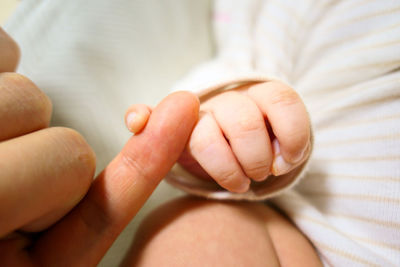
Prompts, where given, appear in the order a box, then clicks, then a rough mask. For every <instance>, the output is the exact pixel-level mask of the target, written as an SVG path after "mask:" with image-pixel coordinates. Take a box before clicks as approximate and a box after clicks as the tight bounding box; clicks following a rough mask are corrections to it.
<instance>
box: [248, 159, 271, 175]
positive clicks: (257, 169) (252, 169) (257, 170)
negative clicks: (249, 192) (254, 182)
mask: <svg viewBox="0 0 400 267" xmlns="http://www.w3.org/2000/svg"><path fill="white" fill-rule="evenodd" d="M244 170H245V172H246V174H247V176H249V177H251V178H255V179H257V178H263V177H264V176H266V175H268V173H269V166H268V164H267V162H266V161H262V162H253V163H251V164H249V165H248V166H245V167H244Z"/></svg>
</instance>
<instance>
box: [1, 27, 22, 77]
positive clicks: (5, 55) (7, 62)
mask: <svg viewBox="0 0 400 267" xmlns="http://www.w3.org/2000/svg"><path fill="white" fill-rule="evenodd" d="M0 52H1V53H0V54H1V61H0V62H1V63H2V64H0V71H12V70H15V69H16V67H17V65H18V61H19V58H20V55H21V51H20V49H19V46H18V44H17V43H16V42H15V41H14V40H13V39H12V38H11V37H10V36H9V35H8V34H7V33H5V32H4V31H3V30H2V29H1V28H0Z"/></svg>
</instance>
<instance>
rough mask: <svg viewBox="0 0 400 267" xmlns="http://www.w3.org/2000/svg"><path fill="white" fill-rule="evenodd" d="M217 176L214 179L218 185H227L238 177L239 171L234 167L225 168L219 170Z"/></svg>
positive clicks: (231, 183)
mask: <svg viewBox="0 0 400 267" xmlns="http://www.w3.org/2000/svg"><path fill="white" fill-rule="evenodd" d="M217 176H218V177H215V179H216V180H217V181H218V182H219V184H220V185H222V186H227V187H229V186H231V185H233V184H234V183H235V180H237V179H238V177H240V172H239V171H238V170H236V169H225V170H222V171H220V172H219V173H218V174H217Z"/></svg>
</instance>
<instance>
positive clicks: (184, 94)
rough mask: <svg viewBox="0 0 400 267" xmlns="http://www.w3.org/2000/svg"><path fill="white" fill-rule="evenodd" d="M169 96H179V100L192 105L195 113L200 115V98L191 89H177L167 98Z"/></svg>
mask: <svg viewBox="0 0 400 267" xmlns="http://www.w3.org/2000/svg"><path fill="white" fill-rule="evenodd" d="M169 97H177V99H179V101H182V102H185V103H187V105H190V106H191V107H192V111H193V113H194V114H195V115H196V116H197V117H198V116H199V115H198V114H199V109H200V100H199V98H198V97H197V96H196V95H195V94H194V93H192V92H189V91H177V92H173V93H172V94H170V95H169V96H167V98H169Z"/></svg>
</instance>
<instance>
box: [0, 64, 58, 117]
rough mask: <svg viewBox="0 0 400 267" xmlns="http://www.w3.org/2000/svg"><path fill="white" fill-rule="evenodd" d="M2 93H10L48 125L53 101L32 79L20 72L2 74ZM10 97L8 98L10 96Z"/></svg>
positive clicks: (0, 91) (17, 101)
mask: <svg viewBox="0 0 400 267" xmlns="http://www.w3.org/2000/svg"><path fill="white" fill-rule="evenodd" d="M0 93H3V94H8V95H9V96H10V97H11V99H14V100H13V101H15V102H16V103H19V104H22V105H23V106H25V108H27V110H30V112H31V113H32V114H34V115H35V116H39V117H40V118H41V119H42V120H43V121H44V122H45V124H46V125H47V124H48V122H49V121H50V117H51V112H52V103H51V100H50V98H49V97H48V96H47V95H46V94H45V93H43V92H42V91H41V90H40V89H39V88H38V87H37V86H36V85H35V84H34V83H33V82H32V81H31V80H30V79H28V78H27V77H25V76H24V75H21V74H18V73H11V72H10V73H1V74H0ZM10 97H8V98H10Z"/></svg>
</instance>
